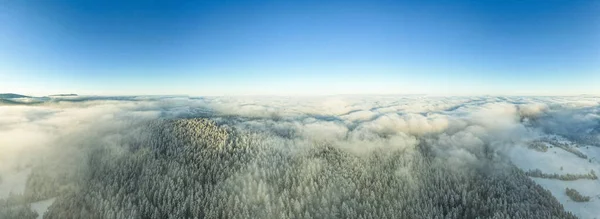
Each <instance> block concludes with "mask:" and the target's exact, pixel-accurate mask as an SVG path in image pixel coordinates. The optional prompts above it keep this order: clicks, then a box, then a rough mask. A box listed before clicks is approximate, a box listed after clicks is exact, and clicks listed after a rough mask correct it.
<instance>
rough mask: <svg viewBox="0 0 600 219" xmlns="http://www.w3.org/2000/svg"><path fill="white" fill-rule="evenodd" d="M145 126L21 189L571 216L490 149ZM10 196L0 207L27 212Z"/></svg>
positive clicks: (88, 199)
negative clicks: (463, 157)
mask: <svg viewBox="0 0 600 219" xmlns="http://www.w3.org/2000/svg"><path fill="white" fill-rule="evenodd" d="M145 127H147V128H145V129H144V130H145V132H146V134H147V137H144V138H137V139H129V138H124V139H123V141H128V142H125V143H126V144H124V145H128V147H127V148H126V149H125V150H116V149H115V148H113V147H103V146H102V145H100V146H98V147H94V148H92V149H91V150H90V151H89V153H88V154H87V155H86V160H87V163H86V164H85V165H83V167H84V168H80V169H81V170H80V172H78V173H75V174H72V175H63V176H61V177H62V178H63V179H69V180H70V181H69V182H70V184H68V183H66V182H61V180H60V179H53V180H51V181H49V182H50V184H44V183H43V182H44V180H43V179H44V177H43V175H42V174H38V175H39V176H38V177H33V178H32V180H30V182H28V190H27V191H37V192H36V194H38V196H35V195H30V196H28V197H29V199H32V200H41V199H43V198H48V197H52V196H55V195H58V196H57V199H56V201H55V202H54V204H53V205H51V206H50V208H49V209H48V211H47V212H46V213H45V214H44V218H61V219H62V218H157V219H158V218H575V216H574V215H572V214H571V213H569V212H566V211H564V209H563V206H562V205H561V204H560V203H559V202H558V201H557V200H556V199H555V198H554V197H553V196H552V195H551V194H550V192H548V191H547V190H545V189H543V188H542V187H541V186H539V185H537V184H535V183H534V182H533V181H532V180H531V179H530V178H528V177H527V176H526V174H525V172H523V171H522V170H520V169H518V168H516V167H514V166H512V165H510V164H508V163H506V162H503V161H501V160H498V159H497V158H495V157H494V156H492V154H486V153H493V152H491V150H490V151H488V150H485V151H484V152H485V153H482V154H479V155H478V156H479V159H480V160H482V162H480V163H479V164H477V165H471V166H461V167H460V168H457V167H456V166H453V165H450V164H449V163H448V161H447V160H446V159H445V158H444V157H440V155H438V154H436V153H435V150H434V149H433V148H432V146H431V145H429V144H428V141H426V140H423V141H421V143H420V144H419V145H418V147H417V148H416V149H415V150H409V149H404V150H387V149H376V150H372V151H368V152H365V153H363V154H357V153H352V152H350V151H348V150H346V149H344V148H340V147H336V146H334V145H332V144H330V143H327V142H319V141H314V142H308V143H299V142H298V141H297V140H295V139H291V138H283V137H281V136H277V135H274V134H272V133H262V132H256V131H251V130H241V129H239V128H233V127H231V126H228V125H219V124H217V123H216V122H214V121H213V120H209V119H176V120H157V121H153V122H150V123H149V124H146V125H145ZM35 173H36V172H35V171H34V174H32V176H36V174H35ZM75 178H77V179H75ZM36 179H37V180H36ZM65 185H68V186H65ZM59 188H61V190H57V189H59ZM50 191H55V192H50ZM58 193H60V194H58ZM11 206H12V207H11ZM16 206H17V205H6V207H5V210H4V212H9V213H5V214H4V215H1V214H0V216H2V218H35V216H36V214H35V213H34V212H31V211H30V210H29V211H28V210H27V209H26V208H24V209H16ZM6 209H9V210H10V211H8V210H6ZM15 211H19V212H20V213H14V212H15ZM0 212H2V211H0Z"/></svg>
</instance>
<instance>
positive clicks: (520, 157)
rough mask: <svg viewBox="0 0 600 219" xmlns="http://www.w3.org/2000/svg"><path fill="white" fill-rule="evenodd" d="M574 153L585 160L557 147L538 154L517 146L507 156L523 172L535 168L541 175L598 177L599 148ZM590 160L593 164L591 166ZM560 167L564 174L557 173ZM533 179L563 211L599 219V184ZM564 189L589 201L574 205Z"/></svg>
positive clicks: (593, 147)
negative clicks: (590, 174) (588, 175)
mask: <svg viewBox="0 0 600 219" xmlns="http://www.w3.org/2000/svg"><path fill="white" fill-rule="evenodd" d="M576 149H577V150H579V151H581V152H582V153H584V154H586V155H587V156H588V159H582V158H580V157H577V156H576V155H574V154H572V153H570V152H567V151H565V150H563V149H561V148H558V147H552V148H548V151H547V152H539V151H536V150H533V149H529V148H527V146H516V147H513V148H512V149H510V150H509V151H508V152H507V155H508V156H509V157H510V159H511V161H512V162H513V163H514V164H515V165H516V166H517V167H519V168H521V169H523V170H525V171H527V170H530V169H531V170H533V169H536V168H537V169H540V170H541V171H542V172H544V173H557V174H567V173H571V174H585V173H589V172H590V170H594V172H596V175H600V147H595V146H582V147H578V148H576ZM589 159H592V161H591V162H590V161H589ZM561 167H562V168H563V170H560V168H561ZM532 179H533V180H534V181H535V182H536V183H538V184H539V185H541V186H542V187H544V188H545V189H548V190H550V192H551V193H552V195H553V196H554V197H556V199H557V200H558V201H559V202H560V203H562V204H563V206H564V207H565V210H567V211H570V212H573V213H574V214H575V215H577V216H578V217H580V218H582V219H588V218H598V219H600V180H587V179H581V180H575V181H561V180H557V179H542V178H534V177H532ZM567 187H569V188H573V189H575V190H577V191H579V192H580V193H581V194H582V195H585V196H590V197H591V198H592V199H591V200H590V201H589V202H574V201H572V200H571V199H570V198H569V197H568V196H567V194H566V193H565V190H566V188H567Z"/></svg>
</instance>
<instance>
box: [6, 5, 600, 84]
mask: <svg viewBox="0 0 600 219" xmlns="http://www.w3.org/2000/svg"><path fill="white" fill-rule="evenodd" d="M326 2H327V3H325V2H324V1H238V0H232V1H203V2H201V3H198V2H196V3H189V2H183V1H182V2H178V1H150V0H144V1H128V0H127V1H110V0H109V1H92V0H73V1H67V0H23V1H8V0H5V1H1V2H0V92H20V93H25V94H34V95H41V94H49V93H74V92H75V93H81V94H100V95H102V94H111V95H114V94H123V95H130V94H191V95H247V94H259V95H262V94H267V95H268V94H283V95H288V94H289V95H296V94H300V95H313V94H349V93H359V94H362V93H385V94H390V93H398V94H414V93H425V94H450V95H454V94H457V95H464V94H472V95H477V94H509V95H515V94H526V95H527V94H534V95H535V94H538V95H540V94H541V95H547V94H550V95H573V94H584V93H585V94H600V1H593V0H581V1H580V0H539V1H529V0H469V1H445V0H444V1H427V0H426V1H351V0H350V1H348V0H344V1H326Z"/></svg>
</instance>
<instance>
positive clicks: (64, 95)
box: [48, 94, 77, 97]
mask: <svg viewBox="0 0 600 219" xmlns="http://www.w3.org/2000/svg"><path fill="white" fill-rule="evenodd" d="M48 96H49V97H76V96H77V94H53V95H48Z"/></svg>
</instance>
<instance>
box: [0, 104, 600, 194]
mask: <svg viewBox="0 0 600 219" xmlns="http://www.w3.org/2000/svg"><path fill="white" fill-rule="evenodd" d="M193 117H206V118H211V119H213V120H215V121H217V123H219V124H221V125H226V126H230V127H234V128H237V129H244V130H252V131H256V132H265V133H270V134H272V135H275V136H280V137H282V138H286V139H292V140H294V141H298V142H305V143H306V142H309V143H310V142H327V143H330V144H332V145H334V146H336V147H339V148H342V149H345V150H348V151H351V152H353V153H356V154H359V155H360V154H368V153H370V151H373V150H376V149H377V150H380V149H384V150H403V151H411V150H414V149H415V147H417V145H418V144H419V143H422V142H427V143H428V144H430V145H433V146H434V147H433V148H434V151H433V152H434V153H436V154H437V155H438V156H439V157H441V158H443V159H446V160H447V161H448V162H450V163H451V164H453V165H456V166H457V167H460V166H462V165H476V164H477V163H478V158H479V157H481V156H482V155H483V154H486V153H489V151H485V150H489V149H490V148H491V150H493V152H494V154H496V155H497V156H499V157H504V156H505V157H507V158H508V159H510V154H511V153H510V152H511V151H513V148H515V147H524V146H526V145H527V143H528V142H530V141H532V140H535V139H539V138H540V137H542V136H545V135H549V134H555V135H560V136H564V137H566V138H571V139H581V138H583V137H584V138H585V139H587V141H585V142H584V143H586V144H590V145H593V144H594V142H596V143H598V142H600V98H598V97H591V96H574V97H496V96H481V97H434V96H322V97H119V98H111V97H102V98H100V97H77V98H65V99H60V98H54V99H52V100H51V101H47V102H44V103H40V104H35V105H28V104H23V105H18V104H17V105H14V104H13V105H0V198H3V197H6V196H8V194H10V193H11V192H12V193H19V192H22V191H23V189H24V180H26V176H27V172H26V171H27V169H28V168H30V167H31V166H32V165H36V164H39V163H40V162H54V163H57V162H58V163H61V164H64V166H63V167H65V168H66V169H68V168H69V167H70V168H74V167H73V166H78V162H83V159H84V158H83V157H82V156H81V154H82V153H81V151H84V150H85V148H86V147H93V145H95V144H97V143H98V142H100V143H102V144H103V145H105V146H106V145H110V146H111V147H114V148H115V150H119V148H121V147H123V146H124V145H121V144H122V142H124V141H121V139H123V138H143V137H144V136H143V134H144V133H142V132H141V128H140V126H141V125H143V124H145V123H146V122H148V121H152V120H156V119H177V118H193ZM91 142H94V144H92V143H91ZM282 147H284V146H282ZM532 159H534V158H532ZM594 162H598V161H597V160H596V161H594ZM61 171H65V170H61Z"/></svg>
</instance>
